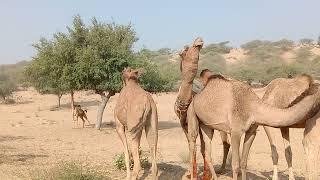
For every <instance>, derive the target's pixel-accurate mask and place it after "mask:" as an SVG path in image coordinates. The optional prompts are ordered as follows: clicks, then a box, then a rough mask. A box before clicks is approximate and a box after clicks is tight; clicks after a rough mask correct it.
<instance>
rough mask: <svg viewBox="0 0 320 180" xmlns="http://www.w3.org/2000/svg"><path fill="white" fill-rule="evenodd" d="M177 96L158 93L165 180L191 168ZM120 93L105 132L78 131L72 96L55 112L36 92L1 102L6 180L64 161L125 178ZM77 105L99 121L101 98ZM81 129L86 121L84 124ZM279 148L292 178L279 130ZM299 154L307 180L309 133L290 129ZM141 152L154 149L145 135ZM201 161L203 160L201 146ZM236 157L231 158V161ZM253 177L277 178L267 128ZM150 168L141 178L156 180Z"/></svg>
mask: <svg viewBox="0 0 320 180" xmlns="http://www.w3.org/2000/svg"><path fill="white" fill-rule="evenodd" d="M176 96H177V94H176V93H163V94H157V95H153V97H154V99H155V101H156V103H157V107H158V113H159V142H158V154H159V155H158V164H159V168H160V171H159V176H160V179H181V176H182V175H183V174H184V173H185V172H186V170H187V160H188V159H187V156H188V155H187V154H188V147H187V142H186V138H185V136H184V134H183V132H182V129H181V127H180V124H179V122H178V119H177V117H176V115H175V113H174V111H173V106H174V102H175V98H176ZM117 97H118V95H115V96H113V97H112V98H111V99H110V101H109V102H108V104H107V107H106V110H105V113H104V116H103V121H104V124H103V128H102V129H101V130H100V131H99V130H96V129H94V128H93V125H91V126H86V127H85V128H84V129H83V128H75V129H73V128H72V126H73V122H72V116H71V110H70V97H69V95H64V96H63V97H62V101H61V104H62V107H61V108H60V109H55V108H54V107H55V106H56V104H57V102H56V101H57V98H56V96H54V95H40V94H38V93H37V92H36V91H35V90H32V89H29V90H26V91H18V92H16V93H15V94H14V99H15V100H16V101H17V103H16V104H12V105H5V104H0V114H1V116H0V177H1V178H0V179H10V180H11V179H30V178H31V177H32V174H33V173H34V172H36V171H40V170H42V169H48V168H50V167H52V166H54V165H55V164H57V163H59V162H61V161H78V162H81V163H83V164H85V165H86V166H89V167H94V168H97V169H98V170H99V171H101V172H103V173H105V174H106V175H108V176H109V177H111V179H124V178H125V176H126V174H125V171H120V170H117V169H116V168H115V167H114V166H113V158H114V156H115V155H116V154H120V153H122V144H121V141H120V139H119V138H118V136H117V133H116V131H115V129H114V127H112V126H111V125H108V122H111V121H113V109H114V106H115V101H116V99H117ZM75 101H76V102H77V103H78V104H81V106H83V107H84V109H87V110H88V118H89V120H90V121H91V123H94V122H95V119H96V111H97V105H98V103H99V96H98V95H96V94H92V93H90V92H77V93H76V94H75ZM79 125H80V126H79V127H81V123H79ZM273 132H274V135H275V136H276V144H277V148H278V149H279V152H280V154H279V156H280V159H279V170H280V173H279V174H280V179H287V171H286V169H287V165H286V161H285V156H284V148H283V143H282V138H281V134H280V130H277V129H274V131H273ZM290 138H291V142H292V151H293V167H294V171H295V175H296V179H304V178H303V177H304V173H305V162H304V151H303V147H302V143H301V141H302V138H303V129H292V130H290ZM141 146H142V147H141V148H142V150H144V151H147V150H148V145H147V142H146V139H145V136H144V135H143V137H142V142H141ZM212 146H213V152H212V157H213V160H214V165H215V168H216V169H217V168H219V166H220V164H221V160H222V143H221V140H220V136H219V133H215V136H214V141H213V144H212ZM197 157H198V163H199V166H200V169H201V165H202V164H201V163H202V157H201V155H200V152H199V146H198V156H197ZM229 159H230V158H229ZM227 168H228V171H227V172H226V173H225V174H223V175H219V179H231V175H232V173H231V166H230V160H229V161H228V166H227ZM248 172H249V176H248V177H249V178H250V179H258V180H259V179H271V177H272V159H271V154H270V146H269V142H268V140H267V136H266V135H265V133H264V131H263V129H262V128H259V129H258V132H257V137H256V139H255V141H254V143H253V146H252V149H251V151H250V155H249V160H248ZM150 174H151V172H150V171H149V170H148V169H146V170H145V173H144V171H142V172H141V174H140V179H150Z"/></svg>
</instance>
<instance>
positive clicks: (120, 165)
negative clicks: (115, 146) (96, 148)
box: [113, 149, 149, 170]
mask: <svg viewBox="0 0 320 180" xmlns="http://www.w3.org/2000/svg"><path fill="white" fill-rule="evenodd" d="M139 155H140V163H141V167H142V168H146V167H148V166H149V161H148V157H147V156H146V153H145V152H143V151H142V150H141V149H139ZM113 164H114V166H115V167H116V168H117V169H119V170H126V161H125V156H124V153H121V154H117V155H115V156H114V158H113ZM133 165H134V162H133V159H132V157H131V155H130V169H132V168H133Z"/></svg>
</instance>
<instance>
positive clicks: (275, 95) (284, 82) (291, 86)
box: [200, 69, 320, 180]
mask: <svg viewBox="0 0 320 180" xmlns="http://www.w3.org/2000/svg"><path fill="white" fill-rule="evenodd" d="M213 76H219V75H216V74H213V73H212V72H211V71H210V70H208V69H204V70H202V72H201V73H200V81H201V82H202V84H203V86H206V84H207V82H208V80H209V78H213ZM223 78H224V77H223ZM311 85H312V78H311V77H310V76H308V75H305V74H302V75H298V76H296V77H294V78H291V79H285V78H277V79H275V80H273V81H271V82H270V83H269V84H268V85H267V86H266V87H264V88H260V89H258V90H256V91H255V92H256V94H257V95H258V96H259V97H260V98H261V99H262V100H263V102H265V103H267V104H269V105H272V106H275V107H278V108H287V107H289V106H291V105H292V103H294V102H295V101H299V100H301V97H303V96H304V95H303V93H306V92H307V90H309V87H310V86H311ZM314 119H317V117H314V118H312V119H310V120H307V121H304V122H302V123H300V124H294V125H293V126H290V127H282V128H280V130H281V134H282V137H283V142H284V145H285V157H286V160H287V164H288V171H289V179H294V173H293V168H292V151H291V147H290V139H289V128H305V132H307V133H305V137H304V140H303V142H306V140H307V139H309V140H311V143H304V144H306V146H305V145H304V148H305V151H306V152H309V150H308V149H313V151H316V150H319V148H320V146H319V144H320V143H319V142H320V140H319V138H317V136H316V137H313V138H310V137H312V136H314V135H313V134H319V133H320V129H319V128H317V127H316V123H315V120H314ZM264 130H265V132H266V135H267V137H268V140H269V142H270V146H271V153H272V160H273V167H274V169H273V180H277V179H278V166H277V165H278V159H279V157H278V152H277V148H276V146H275V144H274V141H275V140H274V137H273V136H272V135H271V128H270V127H267V126H264ZM310 132H312V133H310ZM220 133H223V132H220ZM226 135H227V134H225V136H226ZM307 144H308V147H307ZM310 146H313V147H310ZM309 154H310V153H309ZM315 155H317V154H315ZM315 155H312V158H313V159H314V158H317V157H316V156H315ZM224 156H227V154H224ZM309 156H310V155H307V159H308V158H310V157H309ZM225 161H226V159H223V163H225ZM309 162H312V161H309ZM312 167H315V166H314V165H311V164H308V161H307V171H308V172H307V174H308V175H307V176H309V179H310V178H311V179H316V173H315V174H314V173H313V174H311V175H309V174H310V173H312V172H316V171H315V170H313V171H309V169H310V168H312Z"/></svg>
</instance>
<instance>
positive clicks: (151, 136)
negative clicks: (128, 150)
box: [145, 112, 158, 179]
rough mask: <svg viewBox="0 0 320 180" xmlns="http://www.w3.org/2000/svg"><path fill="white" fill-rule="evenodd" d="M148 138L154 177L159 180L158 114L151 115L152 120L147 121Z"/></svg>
mask: <svg viewBox="0 0 320 180" xmlns="http://www.w3.org/2000/svg"><path fill="white" fill-rule="evenodd" d="M145 131H146V138H147V141H148V144H149V147H150V154H151V156H152V168H151V170H152V177H153V179H158V167H157V143H158V116H157V114H156V112H153V114H152V115H151V120H150V121H147V124H146V126H145Z"/></svg>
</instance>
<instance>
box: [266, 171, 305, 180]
mask: <svg viewBox="0 0 320 180" xmlns="http://www.w3.org/2000/svg"><path fill="white" fill-rule="evenodd" d="M260 173H261V174H262V175H264V176H265V177H266V178H268V179H272V175H273V171H265V172H260ZM278 176H279V180H282V179H283V180H284V179H289V176H288V175H287V174H285V173H284V171H279V172H278ZM294 178H295V179H296V180H304V179H305V178H304V177H301V176H297V175H295V176H294Z"/></svg>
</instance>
